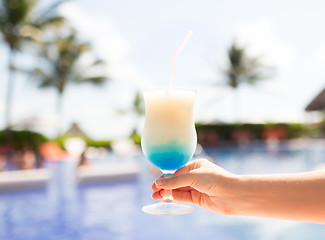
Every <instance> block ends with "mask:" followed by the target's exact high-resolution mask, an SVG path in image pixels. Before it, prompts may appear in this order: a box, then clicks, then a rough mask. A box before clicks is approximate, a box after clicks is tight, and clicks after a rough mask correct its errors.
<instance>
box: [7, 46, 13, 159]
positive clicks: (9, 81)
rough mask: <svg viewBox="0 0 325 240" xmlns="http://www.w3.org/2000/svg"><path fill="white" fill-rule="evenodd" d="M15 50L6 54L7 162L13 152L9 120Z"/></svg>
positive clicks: (10, 50)
mask: <svg viewBox="0 0 325 240" xmlns="http://www.w3.org/2000/svg"><path fill="white" fill-rule="evenodd" d="M14 58H15V51H14V50H13V49H11V48H9V54H8V79H7V92H6V102H5V115H4V124H5V131H4V139H5V142H6V145H5V146H6V158H7V162H11V159H12V157H13V153H14V148H13V147H14V146H13V137H12V131H11V127H12V122H11V110H12V99H13V89H14V79H15V76H14V75H15V72H14V70H13V69H12V67H13V64H14Z"/></svg>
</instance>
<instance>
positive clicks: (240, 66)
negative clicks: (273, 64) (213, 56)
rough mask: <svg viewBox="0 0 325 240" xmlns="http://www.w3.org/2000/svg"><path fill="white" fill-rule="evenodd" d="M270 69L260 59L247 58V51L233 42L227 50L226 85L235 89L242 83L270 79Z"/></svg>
mask: <svg viewBox="0 0 325 240" xmlns="http://www.w3.org/2000/svg"><path fill="white" fill-rule="evenodd" d="M271 70H272V69H271V68H270V67H266V66H264V65H263V64H262V63H261V59H260V57H251V56H248V54H247V50H246V48H244V47H241V46H239V45H238V44H237V43H236V42H233V43H232V44H231V46H230V48H229V49H228V65H227V67H226V69H225V70H224V74H225V76H226V78H227V85H229V86H230V87H232V88H234V89H236V88H237V87H238V86H239V85H240V84H242V83H248V84H254V83H255V82H257V81H258V80H262V79H265V78H268V77H270V75H271V74H270V73H271Z"/></svg>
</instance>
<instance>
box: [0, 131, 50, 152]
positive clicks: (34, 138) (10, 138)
mask: <svg viewBox="0 0 325 240" xmlns="http://www.w3.org/2000/svg"><path fill="white" fill-rule="evenodd" d="M47 141H48V139H47V138H46V137H45V136H44V135H42V134H40V133H37V132H32V131H27V130H24V131H15V130H4V131H0V145H6V146H11V147H13V148H14V149H16V150H23V149H31V150H33V151H34V152H38V147H39V146H40V144H42V143H44V142H47Z"/></svg>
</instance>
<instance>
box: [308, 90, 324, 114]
mask: <svg viewBox="0 0 325 240" xmlns="http://www.w3.org/2000/svg"><path fill="white" fill-rule="evenodd" d="M305 110H306V111H324V110H325V88H324V89H323V90H322V91H321V92H320V93H319V94H318V95H317V96H316V97H315V98H314V99H313V100H312V101H311V102H310V103H309V104H308V105H307V107H306V108H305Z"/></svg>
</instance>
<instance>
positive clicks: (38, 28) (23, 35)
mask: <svg viewBox="0 0 325 240" xmlns="http://www.w3.org/2000/svg"><path fill="white" fill-rule="evenodd" d="M62 2H63V1H58V2H55V3H54V4H52V5H50V6H48V8H47V9H43V11H42V12H39V11H36V10H38V9H39V1H38V0H32V1H31V0H2V1H1V3H0V6H1V7H0V31H1V33H2V36H3V39H4V41H5V42H6V43H7V44H8V46H9V47H10V49H11V50H12V51H18V50H20V49H21V45H22V43H23V42H24V41H26V40H34V41H39V40H40V38H41V33H42V30H44V29H47V28H49V27H57V26H59V25H61V24H63V23H64V21H65V19H64V18H63V17H61V16H59V15H57V14H56V9H57V7H58V5H59V4H61V3H62Z"/></svg>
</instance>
